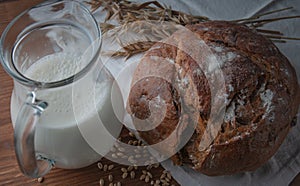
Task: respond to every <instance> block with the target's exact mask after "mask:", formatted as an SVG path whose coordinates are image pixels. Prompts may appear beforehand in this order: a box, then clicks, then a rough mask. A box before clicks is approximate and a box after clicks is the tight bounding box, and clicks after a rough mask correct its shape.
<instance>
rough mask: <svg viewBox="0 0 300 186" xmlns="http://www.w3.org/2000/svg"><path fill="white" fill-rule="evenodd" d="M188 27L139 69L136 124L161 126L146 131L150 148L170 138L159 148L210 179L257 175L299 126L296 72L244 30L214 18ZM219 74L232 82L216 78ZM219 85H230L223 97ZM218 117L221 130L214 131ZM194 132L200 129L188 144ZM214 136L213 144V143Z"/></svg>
mask: <svg viewBox="0 0 300 186" xmlns="http://www.w3.org/2000/svg"><path fill="white" fill-rule="evenodd" d="M185 28H186V30H181V31H178V32H176V33H174V34H173V35H172V36H171V37H169V38H168V39H166V40H165V41H163V42H159V43H157V44H155V45H154V46H153V47H152V48H151V49H150V50H149V51H147V52H146V54H145V55H144V57H143V58H142V59H141V61H140V63H139V64H138V66H137V68H136V70H135V73H134V77H133V81H132V87H131V90H130V95H129V100H128V101H129V108H130V110H131V114H132V116H133V117H134V118H137V119H138V120H136V122H134V124H135V125H136V126H138V125H139V124H140V121H143V120H144V121H146V120H147V124H148V125H149V126H151V125H153V126H155V127H152V129H151V130H146V131H139V134H140V137H141V138H143V139H144V140H145V141H146V142H147V143H148V144H149V145H152V144H158V143H160V142H163V141H164V140H166V139H167V138H168V137H169V141H168V143H165V144H163V145H161V146H160V147H159V146H158V148H159V150H160V151H161V152H163V153H167V154H174V156H173V157H172V159H173V161H174V162H175V163H176V164H179V165H181V164H185V165H190V166H191V167H192V168H194V169H195V170H197V171H199V172H201V173H203V174H206V175H211V176H216V175H228V174H235V173H238V172H244V171H253V170H255V169H257V168H258V167H260V166H261V165H262V164H264V163H265V162H266V161H267V160H268V159H269V158H270V157H271V156H272V155H273V154H274V153H275V152H276V151H277V149H278V148H279V146H280V145H281V143H282V142H283V140H284V138H285V137H286V135H287V134H288V131H289V129H290V127H291V123H293V122H295V118H296V117H295V116H296V114H297V110H298V107H299V102H300V97H299V95H300V91H299V90H300V89H299V84H298V82H297V76H296V72H295V70H294V69H293V67H292V66H291V64H290V63H289V61H288V59H287V58H286V57H285V56H284V55H283V54H281V53H280V51H279V50H278V49H277V47H276V46H275V45H274V44H273V43H272V42H271V41H270V40H269V39H267V38H265V37H264V36H262V35H260V34H258V33H257V32H256V31H255V30H251V29H249V28H248V27H246V26H244V25H239V24H235V23H231V22H226V21H212V22H205V23H200V24H196V25H189V26H186V27H185ZM193 37H195V38H197V39H198V40H199V41H196V42H193V41H194V40H195V39H191V38H193ZM191 42H192V43H191ZM195 43H196V44H195ZM197 43H198V44H199V45H197ZM203 43H204V44H205V45H203ZM209 55H212V56H213V59H214V60H216V59H217V61H218V63H217V64H218V65H217V67H215V65H214V63H213V62H212V60H208V59H211V57H210V56H209ZM218 69H219V71H220V72H221V74H220V72H218V73H215V72H216V71H218ZM211 74H214V76H219V78H220V77H221V79H222V80H223V81H221V82H223V84H224V85H223V86H222V85H220V84H218V82H214V81H213V80H210V79H209V78H208V76H210V75H211ZM217 78H218V77H217ZM219 83H220V82H219ZM215 87H217V88H218V87H221V88H222V87H223V88H224V91H223V95H221V98H219V96H220V95H219V96H218V90H217V93H214V94H213V93H212V91H213V89H216V88H215ZM213 96H214V97H213ZM222 96H223V97H222ZM213 100H221V102H222V104H223V107H222V105H220V107H218V105H217V106H213V104H214V102H213ZM216 102H218V101H216ZM216 108H224V109H218V111H217V110H214V109H216ZM221 111H222V112H223V114H222V112H221ZM218 117H222V118H221V124H220V127H217V126H213V127H212V125H213V124H212V122H210V121H212V118H218ZM157 123H159V124H158V125H157ZM178 126H179V127H178ZM208 128H214V129H216V130H207V129H208ZM189 129H195V130H193V133H192V135H191V137H189V139H188V142H187V143H185V142H183V139H184V137H185V133H186V131H188V130H189ZM174 131H175V132H174ZM207 131H210V132H209V135H208V136H209V137H208V138H210V139H211V140H208V141H205V138H207V137H205V135H206V134H205V133H207ZM203 141H204V142H203ZM182 143H183V144H182ZM201 143H205V145H204V146H201Z"/></svg>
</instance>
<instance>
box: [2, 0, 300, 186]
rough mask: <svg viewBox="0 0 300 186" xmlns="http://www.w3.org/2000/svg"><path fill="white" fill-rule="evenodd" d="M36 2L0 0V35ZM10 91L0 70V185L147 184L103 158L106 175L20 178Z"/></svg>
mask: <svg viewBox="0 0 300 186" xmlns="http://www.w3.org/2000/svg"><path fill="white" fill-rule="evenodd" d="M39 2H42V0H0V34H2V32H3V30H4V28H5V27H6V26H7V24H8V23H9V22H10V21H11V20H12V19H13V18H14V17H15V16H16V15H18V14H19V13H21V12H22V11H23V10H25V9H27V8H29V7H31V6H33V5H35V4H37V3H39ZM12 88H13V82H12V79H11V78H10V77H9V76H8V75H7V74H6V73H5V72H4V70H3V68H2V67H0V185H99V180H100V178H104V179H105V180H106V183H108V182H107V177H108V175H109V174H112V175H116V176H115V178H114V182H117V181H120V182H121V183H122V185H145V184H146V183H145V182H143V181H140V180H139V176H140V175H139V174H137V176H136V178H135V179H130V178H127V179H122V178H121V173H120V168H121V167H122V166H121V165H117V164H114V163H112V162H110V161H108V160H105V159H104V160H101V162H102V163H103V164H114V165H115V167H114V168H113V169H112V170H111V171H109V172H108V171H101V170H99V169H98V166H97V164H94V165H91V166H89V167H86V168H83V169H79V170H62V169H58V168H56V169H53V170H52V171H51V172H50V173H49V174H47V175H46V176H45V179H44V181H43V182H42V183H39V182H38V181H37V179H30V178H27V177H25V176H23V175H22V174H21V172H20V171H19V168H18V165H17V161H16V158H15V153H14V146H13V129H12V124H11V120H10V110H9V105H10V95H11V91H12ZM139 169H145V168H144V167H141V168H139ZM151 171H152V174H153V175H154V177H155V179H158V178H159V176H160V175H161V173H162V171H163V168H161V167H159V168H157V169H154V170H153V169H151ZM136 172H139V171H136ZM140 172H141V171H140ZM174 184H176V183H174ZM107 185H108V184H107ZM148 185H150V183H148ZM296 185H300V174H298V176H297V177H296V178H295V179H294V181H293V182H292V183H291V186H296Z"/></svg>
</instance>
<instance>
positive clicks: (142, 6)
mask: <svg viewBox="0 0 300 186" xmlns="http://www.w3.org/2000/svg"><path fill="white" fill-rule="evenodd" d="M86 3H88V4H89V5H91V10H92V11H96V10H97V9H99V8H102V10H104V11H106V13H107V14H106V18H105V21H104V23H101V24H100V27H101V30H102V32H103V33H106V32H108V31H109V30H112V29H115V28H116V25H113V24H110V23H108V22H109V21H110V20H113V19H116V20H117V21H118V23H119V24H120V25H121V26H120V27H118V28H117V29H116V30H114V33H115V34H118V35H120V34H121V33H123V32H126V31H127V30H128V27H131V28H130V30H131V31H134V32H136V33H138V34H142V33H145V34H144V35H145V36H144V37H146V40H147V41H142V42H137V43H134V44H132V43H130V44H127V45H124V44H121V46H122V49H123V51H117V52H115V53H114V54H112V56H113V57H121V56H122V57H126V59H127V58H129V57H131V56H132V55H134V54H138V53H141V52H145V51H147V50H149V49H150V48H151V47H152V46H153V45H154V43H155V42H154V41H159V40H160V39H164V38H166V37H168V36H169V35H170V34H171V33H172V32H169V31H166V29H165V28H157V27H155V26H152V27H148V28H139V26H141V25H138V23H139V21H158V22H163V21H165V22H170V23H174V24H179V25H183V26H185V25H188V24H196V23H200V22H206V21H210V19H209V18H208V17H205V16H194V15H191V14H187V13H184V12H181V11H177V10H173V9H172V8H171V7H167V6H165V5H162V4H160V3H159V2H158V1H149V2H145V3H136V2H131V1H128V0H91V1H90V2H86ZM292 8H293V7H287V8H283V9H278V10H273V11H270V12H267V13H264V14H259V15H255V16H252V17H249V18H246V19H238V20H233V21H232V22H236V23H239V24H243V25H247V26H248V27H249V28H252V29H255V30H256V31H257V32H259V33H261V34H262V35H264V36H266V37H268V38H270V39H271V40H272V41H273V42H286V40H300V38H295V37H285V36H283V34H282V33H281V32H280V31H276V30H266V29H262V27H263V26H264V25H265V24H268V23H271V22H275V21H279V20H284V19H298V18H300V16H287V17H276V18H269V19H262V17H264V16H266V15H271V14H275V13H278V12H282V11H287V10H291V9H292ZM134 22H137V25H135V26H136V29H135V26H133V25H130V24H132V23H134ZM128 25H130V26H128ZM137 28H138V29H137ZM150 36H151V37H154V40H153V39H152V40H151V39H149V38H147V37H150ZM113 37H115V39H117V40H119V43H122V41H120V40H121V39H120V38H119V37H118V36H116V35H113Z"/></svg>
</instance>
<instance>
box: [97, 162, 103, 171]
mask: <svg viewBox="0 0 300 186" xmlns="http://www.w3.org/2000/svg"><path fill="white" fill-rule="evenodd" d="M97 165H98V168H99V169H100V170H101V169H102V168H103V165H102V163H100V162H99V163H98V164H97Z"/></svg>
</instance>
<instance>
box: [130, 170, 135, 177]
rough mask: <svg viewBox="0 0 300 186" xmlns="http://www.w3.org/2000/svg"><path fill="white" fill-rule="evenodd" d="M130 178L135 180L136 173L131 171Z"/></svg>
mask: <svg viewBox="0 0 300 186" xmlns="http://www.w3.org/2000/svg"><path fill="white" fill-rule="evenodd" d="M130 177H131V179H134V178H135V172H134V171H131V172H130Z"/></svg>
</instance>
